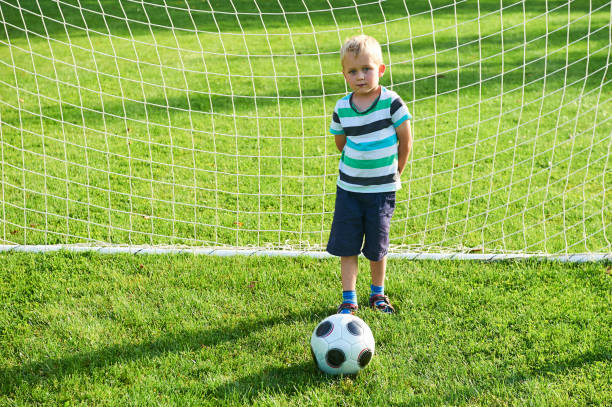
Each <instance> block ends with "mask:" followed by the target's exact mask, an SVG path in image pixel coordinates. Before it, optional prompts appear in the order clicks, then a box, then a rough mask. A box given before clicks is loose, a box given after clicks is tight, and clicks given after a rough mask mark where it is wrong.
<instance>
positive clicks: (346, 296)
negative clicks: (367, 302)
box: [341, 290, 357, 314]
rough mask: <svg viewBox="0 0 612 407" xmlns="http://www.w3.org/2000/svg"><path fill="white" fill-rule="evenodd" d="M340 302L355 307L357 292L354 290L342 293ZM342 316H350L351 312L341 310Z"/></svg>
mask: <svg viewBox="0 0 612 407" xmlns="http://www.w3.org/2000/svg"><path fill="white" fill-rule="evenodd" d="M342 302H343V303H344V302H346V303H349V304H355V305H357V292H356V291H355V290H348V291H342ZM341 313H342V314H350V313H351V310H349V309H343V310H342V312H341Z"/></svg>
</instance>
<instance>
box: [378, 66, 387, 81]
mask: <svg viewBox="0 0 612 407" xmlns="http://www.w3.org/2000/svg"><path fill="white" fill-rule="evenodd" d="M385 69H387V67H386V66H385V64H380V65H379V66H378V77H379V78H381V77H382V76H383V74H384V73H385Z"/></svg>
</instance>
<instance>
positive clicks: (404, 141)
mask: <svg viewBox="0 0 612 407" xmlns="http://www.w3.org/2000/svg"><path fill="white" fill-rule="evenodd" d="M395 132H396V134H397V141H398V146H397V170H398V172H399V173H400V175H402V172H404V168H406V163H407V162H408V156H409V155H410V151H411V150H412V131H411V130H410V120H406V121H404V122H403V123H402V124H400V125H399V127H398V128H396V129H395Z"/></svg>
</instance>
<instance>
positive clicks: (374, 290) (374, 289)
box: [370, 284, 385, 297]
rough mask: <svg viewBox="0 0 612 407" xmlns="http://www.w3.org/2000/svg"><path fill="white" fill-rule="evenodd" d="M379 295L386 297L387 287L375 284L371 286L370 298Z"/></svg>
mask: <svg viewBox="0 0 612 407" xmlns="http://www.w3.org/2000/svg"><path fill="white" fill-rule="evenodd" d="M377 294H381V295H384V294H385V286H384V285H380V286H379V285H374V284H370V297H372V296H374V295H377Z"/></svg>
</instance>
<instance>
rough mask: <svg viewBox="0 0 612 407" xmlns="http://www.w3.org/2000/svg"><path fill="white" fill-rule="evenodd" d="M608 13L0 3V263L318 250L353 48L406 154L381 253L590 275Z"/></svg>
mask: <svg viewBox="0 0 612 407" xmlns="http://www.w3.org/2000/svg"><path fill="white" fill-rule="evenodd" d="M611 20H612V3H611V2H610V1H595V0H593V1H583V0H568V1H545V0H542V1H533V2H532V1H529V2H527V1H525V0H522V1H520V0H511V1H489V0H476V1H444V0H440V1H433V0H429V1H421V2H411V1H407V0H387V1H372V0H362V1H358V0H333V1H332V0H299V1H289V0H273V1H263V0H230V1H220V0H210V1H206V2H201V1H198V2H195V1H192V0H146V1H145V0H127V1H121V2H105V1H100V0H53V1H26V0H0V22H1V27H0V177H1V179H2V182H1V186H0V187H1V189H0V194H1V199H0V201H1V204H0V205H1V207H0V250H15V249H19V250H34V251H48V250H57V249H58V248H71V249H73V250H81V249H87V250H99V251H100V250H101V251H109V250H110V251H113V250H114V251H128V252H131V253H149V252H180V251H185V250H187V251H192V252H199V253H209V254H240V253H246V254H262V253H263V254H279V253H280V254H285V255H295V254H308V255H313V256H325V254H324V253H325V245H326V243H327V238H328V236H329V229H330V226H331V220H332V217H333V211H334V199H335V191H336V180H337V177H338V160H339V157H340V154H339V153H338V151H337V149H336V147H335V144H334V138H333V135H331V134H330V133H329V124H330V121H331V114H332V111H333V108H334V105H335V102H336V101H337V100H338V99H339V98H341V97H343V96H344V95H346V93H347V92H348V91H349V89H348V88H347V86H346V84H345V81H344V78H343V76H342V73H341V66H340V61H339V49H340V46H341V44H342V42H343V41H344V40H345V39H346V38H348V37H349V36H352V35H354V34H359V33H365V34H368V35H371V36H373V37H375V38H376V39H377V40H378V41H379V42H380V44H381V45H382V48H383V59H384V62H385V64H386V66H387V70H386V72H385V74H384V76H383V77H382V79H381V83H382V84H383V86H385V87H387V88H389V89H392V90H393V91H395V92H397V93H398V94H399V95H400V96H401V97H402V98H403V99H404V101H405V102H406V104H407V106H408V108H409V110H410V112H411V114H412V116H413V120H412V122H411V126H412V130H413V134H414V139H415V140H414V147H413V151H412V154H411V156H410V158H409V162H408V165H407V167H406V169H405V171H404V173H403V175H402V178H401V182H402V189H401V190H399V191H398V193H397V205H396V210H395V214H394V217H393V220H392V224H391V236H390V240H391V248H390V252H391V255H392V256H400V257H405V258H478V259H479V258H486V259H496V258H523V257H542V256H544V257H547V258H557V259H565V260H569V261H584V260H593V259H594V260H599V259H610V253H611V252H612V250H611V249H612V244H611V241H612V172H611V168H612V162H611V160H610V155H611V150H612V72H611V68H610V62H611V58H610V53H611V51H610V49H611V44H612V28H611V23H610V22H611Z"/></svg>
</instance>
